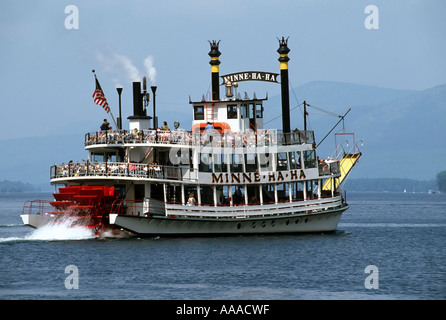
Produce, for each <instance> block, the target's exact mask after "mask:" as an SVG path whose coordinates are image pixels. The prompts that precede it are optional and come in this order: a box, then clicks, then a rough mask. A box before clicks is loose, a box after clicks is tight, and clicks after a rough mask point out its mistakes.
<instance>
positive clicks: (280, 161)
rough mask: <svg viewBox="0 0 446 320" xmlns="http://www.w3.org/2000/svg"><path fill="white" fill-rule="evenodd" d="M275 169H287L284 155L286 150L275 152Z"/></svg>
mask: <svg viewBox="0 0 446 320" xmlns="http://www.w3.org/2000/svg"><path fill="white" fill-rule="evenodd" d="M277 170H278V171H281V170H288V161H287V157H286V152H279V153H278V154H277Z"/></svg>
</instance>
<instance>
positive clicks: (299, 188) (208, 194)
mask: <svg viewBox="0 0 446 320" xmlns="http://www.w3.org/2000/svg"><path fill="white" fill-rule="evenodd" d="M169 188H170V189H169V190H167V191H168V192H167V194H166V195H167V201H168V202H180V201H181V199H182V195H181V188H179V187H176V188H173V187H172V186H170V187H169ZM198 189H199V190H198ZM304 189H306V190H305V192H304ZM316 189H317V181H315V180H314V181H308V182H306V183H305V182H289V183H278V184H264V185H262V187H261V188H260V186H259V185H248V186H246V188H245V186H241V185H230V186H215V192H216V194H215V200H216V203H215V204H216V205H229V204H233V205H244V204H259V203H264V204H268V203H275V202H276V200H277V201H278V202H283V201H289V200H290V199H291V200H292V201H296V200H304V199H305V196H306V198H307V199H308V198H314V197H317V195H316V194H315V192H316ZM198 191H199V192H200V198H201V204H207V205H213V204H214V202H215V201H214V186H206V185H201V186H194V185H185V187H184V193H185V194H184V199H188V198H189V196H190V194H191V193H193V194H194V197H195V200H197V195H198ZM245 193H246V196H245Z"/></svg>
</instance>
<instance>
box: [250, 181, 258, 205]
mask: <svg viewBox="0 0 446 320" xmlns="http://www.w3.org/2000/svg"><path fill="white" fill-rule="evenodd" d="M259 203H260V186H258V185H253V186H248V204H259Z"/></svg>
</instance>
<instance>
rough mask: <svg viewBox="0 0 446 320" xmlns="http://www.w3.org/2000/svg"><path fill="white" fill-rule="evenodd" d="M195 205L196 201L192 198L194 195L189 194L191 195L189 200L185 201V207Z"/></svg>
mask: <svg viewBox="0 0 446 320" xmlns="http://www.w3.org/2000/svg"><path fill="white" fill-rule="evenodd" d="M196 204H197V201H196V200H195V198H194V194H193V193H191V194H190V195H189V199H187V205H188V206H195V205H196Z"/></svg>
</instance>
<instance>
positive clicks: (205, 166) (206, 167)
mask: <svg viewBox="0 0 446 320" xmlns="http://www.w3.org/2000/svg"><path fill="white" fill-rule="evenodd" d="M199 170H200V171H201V172H212V153H202V154H200V164H199Z"/></svg>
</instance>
